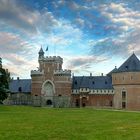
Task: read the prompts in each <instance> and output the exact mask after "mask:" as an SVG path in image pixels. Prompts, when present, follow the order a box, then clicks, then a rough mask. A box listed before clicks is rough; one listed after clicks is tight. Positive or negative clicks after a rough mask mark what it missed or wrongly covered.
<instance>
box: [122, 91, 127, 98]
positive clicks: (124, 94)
mask: <svg viewBox="0 0 140 140" xmlns="http://www.w3.org/2000/svg"><path fill="white" fill-rule="evenodd" d="M122 99H126V92H125V91H123V92H122Z"/></svg>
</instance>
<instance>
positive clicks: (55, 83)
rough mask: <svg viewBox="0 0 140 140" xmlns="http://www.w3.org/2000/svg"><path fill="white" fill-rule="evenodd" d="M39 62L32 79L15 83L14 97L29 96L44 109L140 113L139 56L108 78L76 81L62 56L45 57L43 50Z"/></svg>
mask: <svg viewBox="0 0 140 140" xmlns="http://www.w3.org/2000/svg"><path fill="white" fill-rule="evenodd" d="M38 62H39V68H38V70H32V71H31V79H28V80H27V79H24V80H22V79H21V80H20V79H18V80H13V81H11V83H10V88H11V92H12V93H13V94H14V93H16V94H17V95H19V92H20V94H21V93H22V94H24V95H26V94H27V93H28V95H31V97H33V98H34V99H38V100H36V101H39V104H40V105H42V106H54V107H85V106H92V107H109V108H110V107H111V108H116V109H130V110H140V61H139V59H138V58H137V57H136V55H135V54H132V55H131V56H130V57H129V58H128V59H127V60H126V61H125V62H124V63H123V64H122V65H121V66H120V67H119V68H118V69H117V68H116V67H115V68H114V69H113V70H112V71H111V72H109V73H108V74H107V75H106V76H104V75H101V76H92V74H90V75H89V76H73V77H72V76H71V71H70V70H63V69H62V64H63V59H62V58H61V57H60V56H49V57H48V56H47V57H45V56H44V52H43V49H42V48H41V49H40V51H39V57H38ZM27 83H28V84H27ZM25 85H26V86H25ZM26 87H27V88H26ZM15 89H16V90H15ZM19 89H20V91H19ZM25 89H26V90H25Z"/></svg>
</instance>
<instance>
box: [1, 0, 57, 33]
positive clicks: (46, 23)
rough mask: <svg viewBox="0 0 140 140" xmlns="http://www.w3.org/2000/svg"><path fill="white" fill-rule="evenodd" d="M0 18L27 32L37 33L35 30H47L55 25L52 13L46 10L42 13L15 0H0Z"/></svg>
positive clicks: (55, 21)
mask: <svg viewBox="0 0 140 140" xmlns="http://www.w3.org/2000/svg"><path fill="white" fill-rule="evenodd" d="M0 19H1V21H2V22H4V23H5V24H7V25H10V26H12V27H15V28H16V29H17V30H19V31H21V32H25V33H29V34H32V35H34V34H37V30H38V29H39V30H41V31H47V32H49V31H50V30H51V29H52V27H53V26H56V25H57V20H56V19H55V18H54V16H53V14H52V13H51V12H49V11H48V10H47V8H46V9H45V10H44V11H43V13H41V12H39V11H38V10H33V9H29V8H28V7H26V6H23V5H20V3H18V1H16V0H12V1H9V0H1V1H0Z"/></svg>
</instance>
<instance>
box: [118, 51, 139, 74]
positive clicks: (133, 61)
mask: <svg viewBox="0 0 140 140" xmlns="http://www.w3.org/2000/svg"><path fill="white" fill-rule="evenodd" d="M132 71H134V72H135V71H140V61H139V59H138V58H137V56H136V55H135V54H134V53H133V54H132V55H131V56H130V57H129V58H128V59H127V60H126V61H125V62H124V63H123V64H122V65H121V66H120V67H119V68H118V70H117V72H132Z"/></svg>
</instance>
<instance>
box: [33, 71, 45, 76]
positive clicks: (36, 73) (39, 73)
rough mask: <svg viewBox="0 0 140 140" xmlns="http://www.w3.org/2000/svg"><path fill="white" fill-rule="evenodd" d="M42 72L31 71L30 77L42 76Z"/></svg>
mask: <svg viewBox="0 0 140 140" xmlns="http://www.w3.org/2000/svg"><path fill="white" fill-rule="evenodd" d="M43 74H44V71H39V70H31V76H32V75H43Z"/></svg>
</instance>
